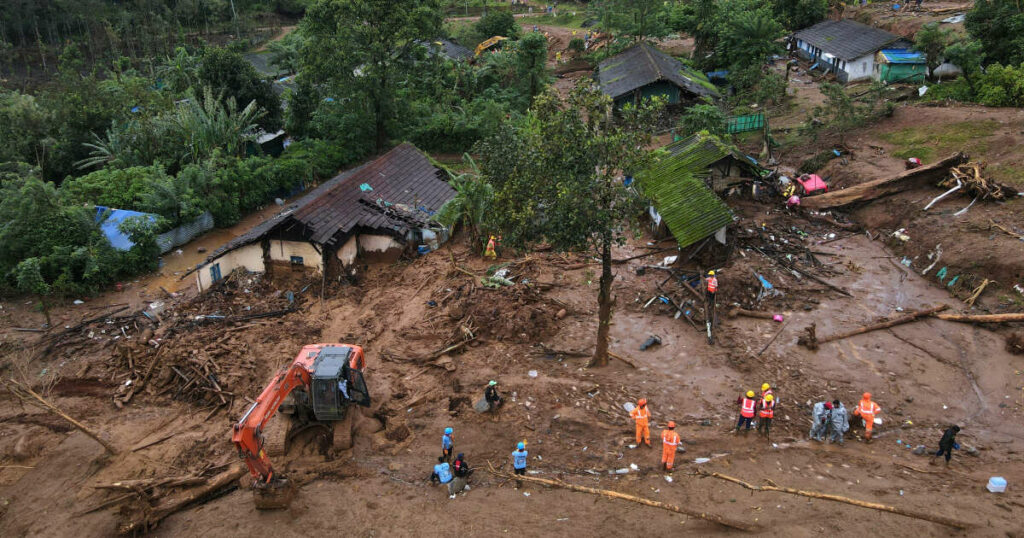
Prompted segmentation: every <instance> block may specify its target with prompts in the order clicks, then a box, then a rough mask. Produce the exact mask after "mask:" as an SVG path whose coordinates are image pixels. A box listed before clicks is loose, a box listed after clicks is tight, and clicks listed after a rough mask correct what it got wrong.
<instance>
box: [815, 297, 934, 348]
mask: <svg viewBox="0 0 1024 538" xmlns="http://www.w3.org/2000/svg"><path fill="white" fill-rule="evenodd" d="M947 308H949V305H941V306H936V307H933V308H929V309H927V310H918V311H916V312H911V313H909V314H907V315H905V316H900V317H898V318H896V319H892V320H889V321H884V322H882V323H875V324H873V325H865V326H863V327H858V328H856V329H854V330H852V331H847V332H845V333H838V334H833V335H829V336H824V337H821V338H818V339H817V344H819V345H820V344H825V343H828V342H832V341H835V340H842V339H844V338H849V337H851V336H856V335H858V334H864V333H869V332H871V331H877V330H879V329H888V328H889V327H895V326H897V325H902V324H904V323H910V322H911V321H915V320H917V319H920V318H922V317H925V316H930V315H933V314H935V313H937V312H941V311H943V310H945V309H947ZM799 342H800V343H801V344H803V345H804V346H805V347H807V348H810V349H814V348H812V347H811V346H810V345H809V341H808V340H806V339H801V340H800V341H799Z"/></svg>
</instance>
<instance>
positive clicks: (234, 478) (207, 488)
mask: <svg viewBox="0 0 1024 538" xmlns="http://www.w3.org/2000/svg"><path fill="white" fill-rule="evenodd" d="M243 474H245V466H243V465H235V466H233V467H231V468H230V469H228V470H227V471H224V472H223V473H221V474H219V475H217V476H215V477H213V478H211V479H210V480H209V481H208V482H207V483H206V485H204V486H202V487H198V488H192V489H189V490H186V491H184V492H182V493H181V494H179V495H177V496H176V497H173V498H169V499H168V500H167V501H166V502H163V503H160V504H159V505H157V506H155V507H153V508H152V509H150V510H147V511H146V512H145V513H141V514H138V515H137V516H135V517H133V518H132V519H130V520H129V521H127V522H125V523H122V524H121V525H120V526H119V528H118V531H119V532H120V533H121V534H133V535H134V534H137V533H144V532H146V531H149V530H150V529H152V528H153V527H155V526H156V525H157V523H160V521H162V520H163V519H164V518H166V517H167V516H169V515H171V514H173V513H175V512H178V511H180V510H182V509H184V508H187V507H188V506H189V505H191V504H193V503H196V502H200V501H202V500H203V499H205V498H207V497H209V496H211V495H214V494H216V493H218V492H219V491H221V490H222V489H224V488H227V487H230V486H231V485H233V484H234V485H236V486H237V484H238V479H239V478H241V477H242V475H243Z"/></svg>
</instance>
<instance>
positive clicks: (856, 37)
mask: <svg viewBox="0 0 1024 538" xmlns="http://www.w3.org/2000/svg"><path fill="white" fill-rule="evenodd" d="M793 37H795V38H797V39H800V40H802V41H804V42H806V43H810V44H811V45H814V46H815V47H818V48H819V49H821V50H822V51H823V52H826V53H829V54H832V55H833V56H836V57H837V58H840V59H842V60H847V61H850V60H856V59H857V58H860V57H861V56H864V55H865V54H871V53H874V52H875V51H877V50H879V49H881V48H882V47H885V46H886V45H889V44H892V43H895V42H897V41H899V40H901V39H902V38H901V37H900V36H898V35H896V34H892V33H889V32H886V31H885V30H882V29H880V28H875V27H873V26H867V25H865V24H861V23H859V22H857V21H854V20H850V19H843V20H839V21H824V22H820V23H818V24H815V25H814V26H811V27H810V28H804V29H803V30H800V31H799V32H796V33H795V34H793Z"/></svg>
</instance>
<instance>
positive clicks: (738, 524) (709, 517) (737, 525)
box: [488, 464, 757, 531]
mask: <svg viewBox="0 0 1024 538" xmlns="http://www.w3.org/2000/svg"><path fill="white" fill-rule="evenodd" d="M488 467H489V469H488V472H490V473H491V474H493V475H494V476H499V477H501V478H506V479H509V480H522V481H526V482H535V483H537V484H544V485H547V486H554V487H557V488H564V489H568V490H572V491H579V492H582V493H590V494H593V495H600V496H602V497H608V498H611V499H621V500H624V501H631V502H635V503H638V504H643V505H647V506H653V507H655V508H661V509H662V510H668V511H670V512H676V513H679V514H686V515H688V516H690V517H695V518H699V519H703V520H705V521H710V522H712V523H718V524H719V525H722V526H723V527H729V528H732V529H738V530H741V531H755V530H757V527H755V526H753V525H751V524H749V523H744V522H742V521H736V520H733V519H729V518H726V517H723V516H720V515H718V514H713V513H710V512H701V511H699V510H693V509H690V508H683V507H680V506H676V505H674V504H668V503H663V502H659V501H653V500H651V499H645V498H643V497H636V496H633V495H628V494H626V493H619V492H618V491H611V490H607V489H597V488H588V487H586V486H577V485H576V484H569V483H568V482H562V481H561V480H549V479H547V478H536V477H532V476H524V475H511V474H508V473H503V472H500V471H496V470H495V469H494V467H493V466H491V465H490V464H488Z"/></svg>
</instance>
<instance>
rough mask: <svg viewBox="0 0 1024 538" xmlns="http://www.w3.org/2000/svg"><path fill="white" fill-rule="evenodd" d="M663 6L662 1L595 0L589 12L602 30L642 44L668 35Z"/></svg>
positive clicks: (666, 19)
mask: <svg viewBox="0 0 1024 538" xmlns="http://www.w3.org/2000/svg"><path fill="white" fill-rule="evenodd" d="M666 6H667V3H666V2H664V0H596V1H594V2H591V4H590V11H591V13H593V14H594V15H595V17H596V18H597V20H598V21H599V23H600V24H601V27H602V28H604V29H606V30H608V31H610V32H613V33H616V34H621V35H624V36H631V37H633V39H634V40H635V41H643V40H645V39H648V38H654V39H657V38H661V37H665V36H666V35H668V33H669V26H668V10H667V7H666Z"/></svg>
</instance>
